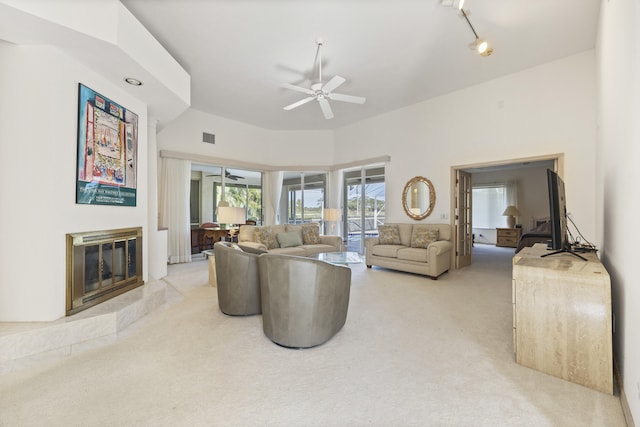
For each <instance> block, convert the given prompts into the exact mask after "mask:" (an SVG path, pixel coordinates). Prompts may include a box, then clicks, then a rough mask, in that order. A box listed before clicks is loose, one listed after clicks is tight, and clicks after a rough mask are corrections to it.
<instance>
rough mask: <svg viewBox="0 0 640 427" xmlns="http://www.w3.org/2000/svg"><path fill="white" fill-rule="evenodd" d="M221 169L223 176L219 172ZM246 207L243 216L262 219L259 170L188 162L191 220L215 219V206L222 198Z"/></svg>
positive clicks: (260, 176) (196, 223) (193, 221)
mask: <svg viewBox="0 0 640 427" xmlns="http://www.w3.org/2000/svg"><path fill="white" fill-rule="evenodd" d="M223 171H224V177H223V176H222V173H223ZM223 188H224V200H225V201H227V202H229V205H231V206H236V207H241V208H246V209H247V219H251V220H255V221H256V223H258V224H261V223H262V173H261V172H259V171H252V170H247V169H235V168H234V169H230V168H225V167H221V166H214V165H203V164H196V163H192V164H191V206H190V208H191V222H192V226H194V224H195V226H196V227H198V226H199V224H200V223H203V222H217V220H218V218H217V215H216V210H217V209H216V208H217V206H218V203H219V202H220V201H221V200H223V197H222V189H223Z"/></svg>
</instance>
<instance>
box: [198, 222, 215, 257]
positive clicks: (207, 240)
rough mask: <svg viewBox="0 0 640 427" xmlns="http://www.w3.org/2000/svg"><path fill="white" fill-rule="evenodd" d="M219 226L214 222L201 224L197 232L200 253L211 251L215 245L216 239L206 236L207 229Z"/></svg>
mask: <svg viewBox="0 0 640 427" xmlns="http://www.w3.org/2000/svg"><path fill="white" fill-rule="evenodd" d="M218 227H219V225H218V224H216V223H215V222H203V223H202V224H201V225H200V230H198V242H200V243H199V249H200V252H202V251H204V250H206V249H213V245H214V244H215V243H216V239H215V237H214V236H212V235H208V233H207V230H206V229H207V228H218Z"/></svg>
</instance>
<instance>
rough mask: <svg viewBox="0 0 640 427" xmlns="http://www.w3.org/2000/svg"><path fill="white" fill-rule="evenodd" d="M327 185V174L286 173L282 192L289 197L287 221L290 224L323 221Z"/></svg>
mask: <svg viewBox="0 0 640 427" xmlns="http://www.w3.org/2000/svg"><path fill="white" fill-rule="evenodd" d="M325 185H326V175H325V174H317V173H311V172H309V173H300V172H286V173H285V177H284V181H283V192H282V193H283V195H286V197H287V222H288V223H289V224H301V223H309V222H317V223H321V222H322V209H323V207H324V205H325Z"/></svg>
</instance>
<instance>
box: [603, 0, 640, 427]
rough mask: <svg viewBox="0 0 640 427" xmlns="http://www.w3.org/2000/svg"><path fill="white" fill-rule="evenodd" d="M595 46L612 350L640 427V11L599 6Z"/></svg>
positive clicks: (627, 0) (631, 4) (616, 4)
mask: <svg viewBox="0 0 640 427" xmlns="http://www.w3.org/2000/svg"><path fill="white" fill-rule="evenodd" d="M600 13H601V16H600V28H599V40H598V60H597V64H598V95H599V101H600V102H599V111H598V120H599V123H600V128H599V133H598V150H597V152H598V163H597V178H598V188H597V190H598V214H599V217H598V225H599V227H598V233H599V235H600V236H601V237H600V239H601V241H602V242H603V244H602V248H601V254H602V259H603V261H604V264H605V266H606V267H607V271H608V272H609V275H610V276H611V284H612V295H613V312H614V314H615V318H616V323H615V334H614V349H615V357H616V361H617V363H618V367H619V370H620V372H621V374H622V380H623V381H622V382H623V385H624V390H625V394H626V397H627V402H628V403H629V407H630V409H631V413H632V414H633V418H634V420H635V423H636V424H637V423H639V422H640V363H639V361H640V339H639V337H640V334H639V333H638V325H640V310H639V309H638V307H639V306H640V287H639V286H638V270H637V268H636V264H637V262H638V256H637V251H636V250H635V249H636V241H635V240H636V239H637V232H636V230H635V226H636V224H637V223H638V215H637V213H638V212H640V191H639V190H638V185H637V171H638V167H639V166H638V164H639V163H638V159H640V144H639V141H640V121H639V120H638V112H639V111H640V77H638V76H640V30H639V28H640V4H639V3H638V1H632V0H621V1H602V3H601V9H600Z"/></svg>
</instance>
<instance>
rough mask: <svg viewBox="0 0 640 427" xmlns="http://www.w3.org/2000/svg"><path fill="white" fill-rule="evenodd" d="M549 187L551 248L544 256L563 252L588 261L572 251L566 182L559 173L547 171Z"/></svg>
mask: <svg viewBox="0 0 640 427" xmlns="http://www.w3.org/2000/svg"><path fill="white" fill-rule="evenodd" d="M547 186H548V187H549V214H550V215H549V216H550V221H551V247H550V248H549V249H552V250H554V252H549V253H546V254H544V255H542V256H543V257H545V256H549V255H554V254H558V253H562V252H569V253H571V254H573V255H575V256H577V257H578V258H580V259H582V260H584V261H586V258H584V257H583V256H580V255H578V254H577V253H575V252H574V251H572V250H571V243H570V242H569V237H568V232H567V199H566V198H565V195H564V182H563V181H562V179H561V178H560V177H559V176H558V174H557V173H555V172H554V171H552V170H551V169H547Z"/></svg>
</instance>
